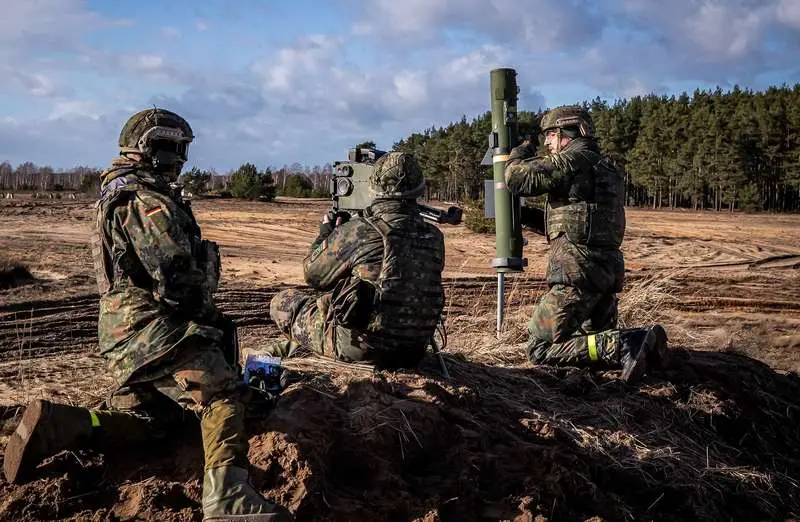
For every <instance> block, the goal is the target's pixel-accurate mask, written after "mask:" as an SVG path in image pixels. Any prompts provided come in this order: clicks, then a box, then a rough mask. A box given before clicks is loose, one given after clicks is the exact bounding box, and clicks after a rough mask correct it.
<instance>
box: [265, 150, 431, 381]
mask: <svg viewBox="0 0 800 522" xmlns="http://www.w3.org/2000/svg"><path fill="white" fill-rule="evenodd" d="M408 158H410V156H407V155H400V154H399V153H389V154H387V155H386V156H383V157H382V158H380V159H379V160H378V162H377V163H376V172H378V173H379V175H380V173H381V172H383V173H384V174H385V172H386V170H390V171H391V167H390V166H389V167H387V165H389V164H396V163H397V162H398V161H404V160H407V159H408ZM409 161H411V160H409ZM412 165H413V167H414V168H417V169H418V166H416V162H415V161H413V163H412ZM382 167H383V170H381V169H382ZM418 176H419V178H420V180H421V179H422V178H421V171H420V172H419V173H418ZM411 178H412V176H409V177H408V178H407V179H405V180H404V181H403V182H402V183H403V184H404V185H403V186H405V183H407V182H408V180H409V179H411ZM383 184H384V185H385V184H387V181H386V177H385V176H384V179H383ZM414 184H415V185H416V183H414ZM401 188H402V187H401ZM418 190H419V188H418V187H416V186H415V187H413V188H412V190H405V191H404V190H393V191H390V192H384V193H379V194H378V195H379V196H380V198H379V199H376V200H375V201H374V202H373V204H372V205H371V206H370V207H369V208H368V209H367V211H366V212H365V216H363V217H355V218H353V219H351V220H349V221H347V222H346V223H344V224H342V225H340V226H338V227H336V228H335V229H334V228H333V227H331V226H326V225H323V226H322V227H320V235H319V237H318V238H317V239H316V240H315V241H314V242H313V244H312V245H311V250H310V253H309V255H308V256H307V257H306V258H305V260H304V261H303V268H304V272H305V280H306V283H307V284H308V285H309V286H311V287H312V288H313V289H314V291H306V290H287V291H284V292H281V293H279V294H278V295H276V296H275V297H274V298H273V300H272V302H271V304H270V315H271V316H272V319H273V320H274V321H275V323H276V324H277V325H278V327H279V328H280V329H281V331H282V332H283V333H284V334H285V335H286V336H287V337H288V338H289V341H288V342H287V343H283V344H281V345H280V346H275V347H272V351H273V353H276V354H279V355H284V356H287V355H290V354H291V352H292V351H294V349H296V348H297V347H300V346H303V347H305V348H308V349H311V350H312V351H314V352H316V353H319V354H322V355H326V356H329V357H333V358H336V359H339V360H342V361H351V362H352V361H369V362H373V363H375V364H376V365H378V366H381V367H387V368H398V367H414V366H416V365H417V364H418V363H419V362H420V361H421V360H422V358H423V357H424V355H425V349H426V347H427V345H428V343H429V341H430V339H431V338H432V336H433V334H434V331H435V329H436V326H437V324H438V322H439V321H440V318H441V313H442V309H443V307H444V292H443V289H442V277H441V273H442V270H443V268H444V238H443V236H442V233H441V232H440V231H439V229H438V228H436V227H435V226H433V225H431V224H429V223H426V222H425V221H424V220H423V218H422V217H421V216H420V215H419V211H418V208H417V205H416V202H415V201H414V199H412V198H416V194H417V192H416V191H418Z"/></svg>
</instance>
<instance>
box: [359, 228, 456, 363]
mask: <svg viewBox="0 0 800 522" xmlns="http://www.w3.org/2000/svg"><path fill="white" fill-rule="evenodd" d="M366 220H367V222H368V223H369V224H370V225H372V227H373V228H375V230H376V231H377V232H378V233H379V234H380V235H381V238H382V239H383V261H382V263H381V271H380V275H379V276H378V279H377V280H376V281H372V282H371V284H372V285H373V286H374V287H375V298H374V301H373V303H374V304H373V307H372V313H371V315H370V321H369V323H368V325H367V327H366V331H367V332H370V333H371V334H372V335H370V336H369V337H370V344H372V345H373V347H374V348H375V349H386V350H391V349H393V348H396V347H400V346H409V345H411V346H418V347H419V346H421V347H422V349H424V347H425V346H426V345H427V342H428V341H429V340H430V339H431V337H432V336H433V334H434V332H435V331H436V326H437V325H438V323H439V320H440V318H441V314H442V309H443V308H444V291H443V289H442V272H441V269H442V263H443V260H444V251H443V249H442V240H441V235H440V234H437V233H436V232H438V231H437V230H435V229H434V230H431V228H433V227H432V226H431V225H428V224H427V223H425V222H424V221H423V220H422V219H420V218H418V217H417V216H403V218H401V219H398V220H391V225H390V224H389V223H387V222H386V221H384V220H383V219H381V218H375V217H368V218H366ZM381 339H382V340H383V341H384V342H383V343H381V344H382V345H376V344H375V341H376V340H381Z"/></svg>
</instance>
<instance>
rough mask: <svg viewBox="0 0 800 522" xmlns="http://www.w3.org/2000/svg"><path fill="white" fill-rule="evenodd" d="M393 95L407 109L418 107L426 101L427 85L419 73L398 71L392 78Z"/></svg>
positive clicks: (422, 74)
mask: <svg viewBox="0 0 800 522" xmlns="http://www.w3.org/2000/svg"><path fill="white" fill-rule="evenodd" d="M392 83H393V84H394V94H395V95H397V97H398V98H399V99H400V100H402V102H404V104H405V105H406V106H407V107H415V106H420V105H422V104H423V103H425V102H426V101H428V85H427V80H426V77H425V73H423V72H421V71H400V72H398V73H395V75H394V77H393V78H392Z"/></svg>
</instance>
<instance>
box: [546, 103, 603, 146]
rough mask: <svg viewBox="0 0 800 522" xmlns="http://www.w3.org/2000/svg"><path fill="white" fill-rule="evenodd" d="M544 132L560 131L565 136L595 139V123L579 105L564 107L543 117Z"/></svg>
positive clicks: (548, 112) (550, 111) (557, 108)
mask: <svg viewBox="0 0 800 522" xmlns="http://www.w3.org/2000/svg"><path fill="white" fill-rule="evenodd" d="M541 127H542V132H543V133H545V132H547V131H549V130H552V129H558V130H559V131H560V132H562V133H563V134H564V135H565V136H568V137H570V138H577V137H578V136H582V137H584V138H594V123H593V122H592V117H591V116H589V112H588V111H587V110H586V109H584V108H583V107H581V106H579V105H564V106H561V107H556V108H555V109H552V110H549V111H547V112H546V113H545V115H544V116H542V124H541Z"/></svg>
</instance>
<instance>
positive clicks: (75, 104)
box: [47, 100, 102, 120]
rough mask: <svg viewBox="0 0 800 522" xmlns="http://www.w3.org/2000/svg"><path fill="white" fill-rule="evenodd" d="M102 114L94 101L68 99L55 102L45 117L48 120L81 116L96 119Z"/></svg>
mask: <svg viewBox="0 0 800 522" xmlns="http://www.w3.org/2000/svg"><path fill="white" fill-rule="evenodd" d="M101 115H102V110H101V109H100V107H99V106H98V104H97V103H96V102H93V101H81V100H70V101H60V102H56V104H55V107H53V110H52V111H51V112H50V115H49V116H48V117H47V119H48V120H57V119H60V118H65V117H75V116H78V117H83V118H89V119H92V120H97V119H99V118H100V116H101Z"/></svg>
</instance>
